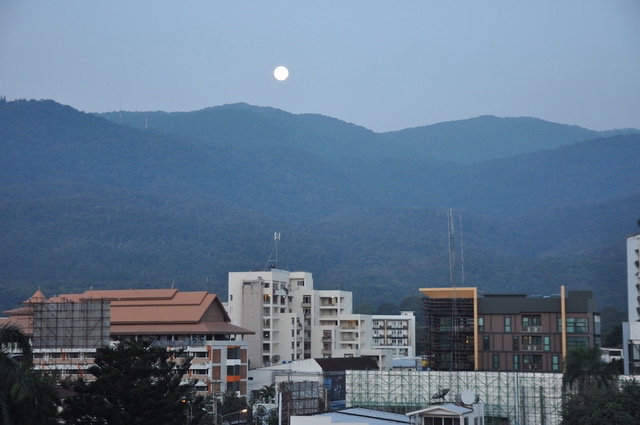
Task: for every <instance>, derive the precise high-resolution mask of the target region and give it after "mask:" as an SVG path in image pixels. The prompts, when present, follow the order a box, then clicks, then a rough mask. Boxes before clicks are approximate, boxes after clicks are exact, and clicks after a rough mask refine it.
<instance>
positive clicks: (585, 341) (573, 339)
mask: <svg viewBox="0 0 640 425" xmlns="http://www.w3.org/2000/svg"><path fill="white" fill-rule="evenodd" d="M567 346H568V347H588V346H589V337H587V336H568V337H567Z"/></svg>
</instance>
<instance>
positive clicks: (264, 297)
mask: <svg viewBox="0 0 640 425" xmlns="http://www.w3.org/2000/svg"><path fill="white" fill-rule="evenodd" d="M262 302H263V303H264V304H269V303H271V295H269V294H264V295H262Z"/></svg>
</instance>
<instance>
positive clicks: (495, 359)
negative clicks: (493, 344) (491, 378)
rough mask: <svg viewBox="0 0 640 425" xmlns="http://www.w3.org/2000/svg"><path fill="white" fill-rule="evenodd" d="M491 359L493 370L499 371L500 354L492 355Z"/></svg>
mask: <svg viewBox="0 0 640 425" xmlns="http://www.w3.org/2000/svg"><path fill="white" fill-rule="evenodd" d="M492 357H493V359H492V366H493V370H498V369H500V354H494V355H493V356H492Z"/></svg>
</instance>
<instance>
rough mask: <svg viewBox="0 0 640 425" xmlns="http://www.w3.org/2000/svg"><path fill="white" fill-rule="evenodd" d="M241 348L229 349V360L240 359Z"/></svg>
mask: <svg viewBox="0 0 640 425" xmlns="http://www.w3.org/2000/svg"><path fill="white" fill-rule="evenodd" d="M239 358H240V347H227V359H229V360H231V359H239Z"/></svg>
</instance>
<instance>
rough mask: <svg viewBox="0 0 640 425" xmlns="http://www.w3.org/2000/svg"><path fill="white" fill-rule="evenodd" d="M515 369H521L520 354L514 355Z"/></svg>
mask: <svg viewBox="0 0 640 425" xmlns="http://www.w3.org/2000/svg"><path fill="white" fill-rule="evenodd" d="M513 368H514V369H515V370H519V369H520V355H519V354H514V355H513Z"/></svg>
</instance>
